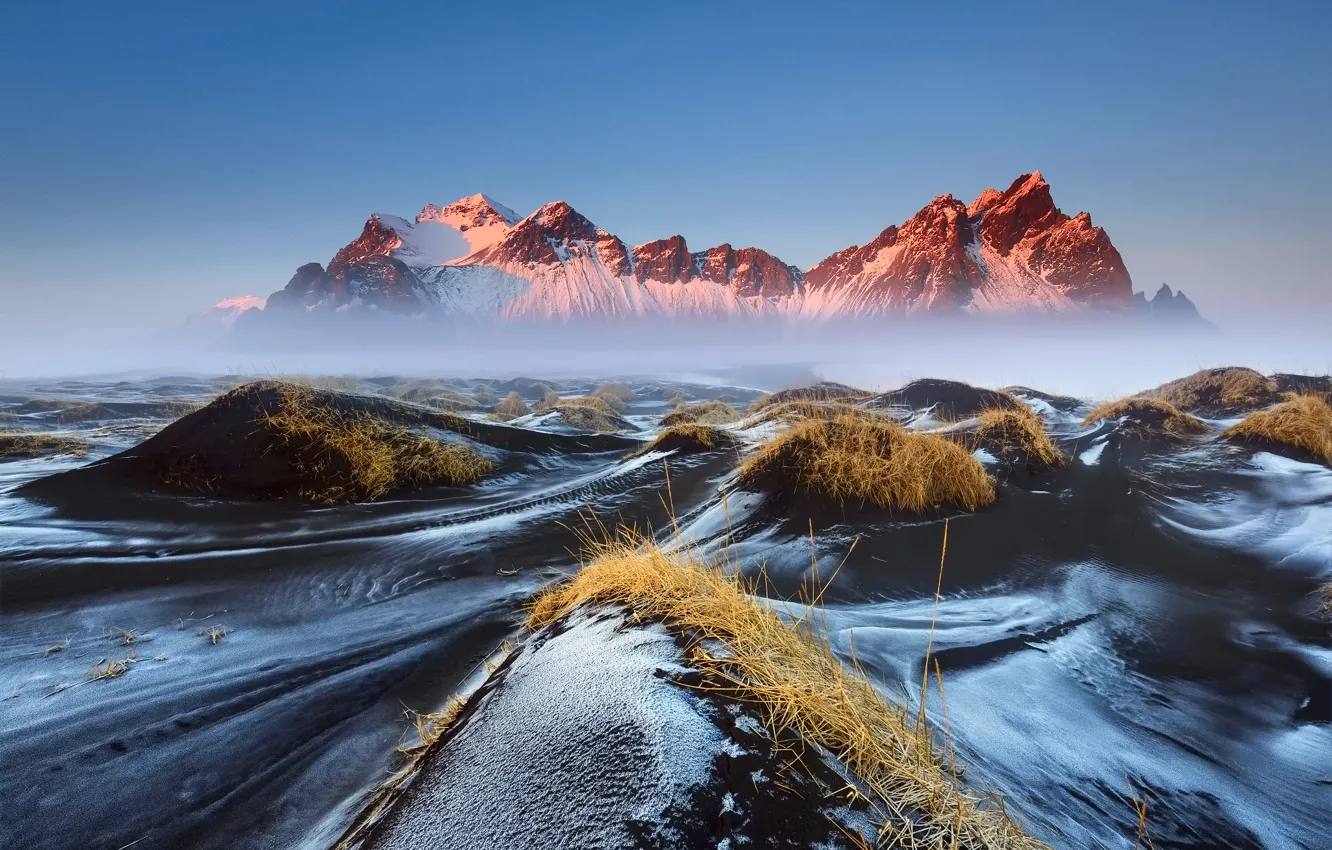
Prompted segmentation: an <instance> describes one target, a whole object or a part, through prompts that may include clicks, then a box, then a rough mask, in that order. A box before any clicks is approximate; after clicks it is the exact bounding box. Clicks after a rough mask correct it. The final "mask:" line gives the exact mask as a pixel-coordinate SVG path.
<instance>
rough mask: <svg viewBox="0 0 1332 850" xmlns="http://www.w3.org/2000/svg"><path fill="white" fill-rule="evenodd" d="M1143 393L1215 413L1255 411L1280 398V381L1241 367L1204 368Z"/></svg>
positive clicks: (1180, 405)
mask: <svg viewBox="0 0 1332 850" xmlns="http://www.w3.org/2000/svg"><path fill="white" fill-rule="evenodd" d="M1139 395H1140V396H1142V397H1144V398H1155V399H1160V400H1161V401H1164V402H1167V403H1169V404H1172V405H1174V406H1175V407H1177V408H1179V409H1180V410H1186V411H1191V410H1205V411H1210V412H1215V413H1224V412H1227V411H1238V410H1252V409H1254V408H1255V407H1266V406H1268V405H1269V404H1274V403H1275V402H1277V401H1279V400H1280V393H1279V392H1278V391H1277V384H1276V381H1274V380H1272V379H1271V378H1269V377H1267V376H1265V375H1263V374H1262V373H1261V372H1258V371H1255V370H1253V369H1247V368H1244V367H1240V366H1228V367H1224V368H1221V369H1203V370H1201V371H1198V372H1194V373H1193V374H1192V375H1189V376H1188V377H1185V378H1179V379H1177V380H1174V381H1170V382H1168V383H1165V384H1162V385H1161V386H1159V387H1157V388H1156V389H1154V390H1148V391H1147V392H1144V393H1139Z"/></svg>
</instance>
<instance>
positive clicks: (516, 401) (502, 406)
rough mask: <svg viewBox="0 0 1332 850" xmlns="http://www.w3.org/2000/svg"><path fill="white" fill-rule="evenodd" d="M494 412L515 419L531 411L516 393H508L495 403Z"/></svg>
mask: <svg viewBox="0 0 1332 850" xmlns="http://www.w3.org/2000/svg"><path fill="white" fill-rule="evenodd" d="M495 412H496V413H498V414H499V415H500V416H502V417H504V418H505V419H517V418H518V417H519V416H526V415H527V414H528V413H531V411H530V410H528V409H527V402H525V401H523V397H522V396H520V395H518V393H509V394H508V395H506V396H505V397H504V400H503V401H501V402H500V403H499V404H497V405H495Z"/></svg>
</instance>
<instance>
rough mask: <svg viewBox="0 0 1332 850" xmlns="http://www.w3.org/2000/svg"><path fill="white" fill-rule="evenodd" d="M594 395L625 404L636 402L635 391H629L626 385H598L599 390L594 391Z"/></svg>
mask: <svg viewBox="0 0 1332 850" xmlns="http://www.w3.org/2000/svg"><path fill="white" fill-rule="evenodd" d="M592 395H594V396H598V397H601V398H614V399H618V400H619V401H621V402H623V403H625V404H628V403H629V402H631V401H633V400H634V391H633V390H631V389H629V388H628V387H626V386H625V385H624V384H617V383H614V382H610V381H608V382H605V383H601V384H597V388H596V389H595V390H593V391H592Z"/></svg>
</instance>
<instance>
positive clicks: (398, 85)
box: [0, 0, 1332, 335]
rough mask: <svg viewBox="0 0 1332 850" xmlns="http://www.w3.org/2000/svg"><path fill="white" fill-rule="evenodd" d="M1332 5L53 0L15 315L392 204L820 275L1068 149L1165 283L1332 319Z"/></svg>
mask: <svg viewBox="0 0 1332 850" xmlns="http://www.w3.org/2000/svg"><path fill="white" fill-rule="evenodd" d="M1329 44H1332V3H1329V2H1327V0H1316V2H1280V0H1273V2H1265V3H1251V2H1245V3H1238V2H1215V1H1213V2H1169V3H1160V2H1151V3H1126V2H1115V3H1096V4H1092V3H1069V2H1067V0H1062V2H1050V3H996V2H993V0H987V2H980V3H969V2H963V0H954V2H949V3H910V4H907V3H888V2H871V3H863V4H851V3H836V2H821V3H802V4H783V3H777V2H764V3H753V4H739V3H715V2H709V3H685V2H671V3H661V4H654V5H649V4H645V3H625V2H617V3H598V2H579V3H569V4H562V3H556V2H546V3H541V4H530V3H520V2H511V3H484V4H483V3H472V4H454V3H445V2H433V3H411V4H408V3H397V2H384V0H380V2H357V3H340V2H331V0H322V2H316V3H296V2H282V3H273V2H267V3H262V4H259V3H253V4H252V3H247V2H234V1H233V2H225V3H212V4H197V3H181V2H170V3H155V2H137V3H107V2H89V3H78V2H67V3H25V4H10V5H9V6H8V7H7V8H6V10H5V12H4V15H3V24H2V25H0V98H3V102H2V103H0V107H2V108H0V257H2V258H3V263H2V264H0V295H2V296H3V298H2V299H0V334H6V333H9V334H12V333H39V334H47V335H51V334H61V333H73V332H78V333H91V332H92V330H93V329H96V328H105V327H115V326H119V327H125V326H130V325H143V326H145V327H148V326H161V325H168V324H173V323H176V322H178V321H180V320H181V319H182V318H183V317H184V316H185V315H186V314H188V313H190V312H193V311H196V310H199V309H201V308H204V307H207V306H208V305H210V304H212V303H214V302H216V301H218V300H219V299H222V298H225V297H230V296H236V295H243V294H250V293H254V294H261V295H266V294H268V293H270V292H272V291H273V290H275V289H278V288H280V287H281V286H282V285H283V284H285V282H286V281H287V279H288V278H289V277H290V276H291V273H292V271H293V270H294V269H295V267H296V266H297V265H299V264H300V263H303V262H307V261H311V260H318V261H320V262H326V261H327V260H328V259H329V257H330V256H331V255H332V254H333V252H334V251H335V250H336V249H337V248H338V247H340V246H341V245H342V244H344V243H346V242H347V241H349V240H350V239H351V238H353V237H354V236H355V235H356V234H357V233H358V232H359V230H360V227H361V225H362V224H363V223H364V220H365V218H366V216H367V215H368V214H369V213H371V212H393V213H397V214H401V215H404V216H408V217H410V216H412V215H414V214H415V213H416V212H417V211H419V210H420V208H421V206H422V205H424V204H425V203H427V202H433V203H446V202H448V201H451V200H454V199H456V198H458V197H461V196H464V195H468V194H471V193H474V192H478V191H483V192H486V193H487V194H490V195H491V196H493V197H495V198H496V199H498V200H500V201H502V202H503V203H505V204H508V205H509V206H511V207H513V208H515V209H516V210H518V211H519V212H524V213H525V212H529V211H530V210H532V209H534V208H535V207H537V206H539V205H540V204H542V203H544V202H546V201H551V200H555V199H563V200H567V201H569V202H570V203H571V204H573V205H574V206H575V207H576V208H577V209H579V210H580V211H581V212H583V213H584V214H585V215H587V216H588V217H589V218H591V219H592V220H593V221H594V222H596V223H597V224H599V225H600V226H602V227H604V228H606V229H607V230H610V231H612V232H614V233H616V234H618V235H619V236H621V237H622V238H624V239H625V240H626V241H627V242H630V243H635V242H642V241H646V240H649V239H654V238H661V237H664V236H668V235H671V234H673V233H677V232H679V233H683V234H684V235H685V236H686V238H687V239H688V240H689V243H690V245H691V247H693V248H694V249H695V250H699V249H702V248H705V247H708V246H710V245H713V244H717V243H720V242H723V241H728V242H731V243H732V244H735V245H747V244H755V245H759V246H762V247H764V248H766V249H768V250H770V251H772V252H774V253H776V254H777V255H779V256H780V257H782V258H783V259H785V260H786V261H787V262H791V263H795V264H797V265H800V266H802V267H808V266H809V265H811V264H813V263H815V262H817V261H818V260H819V259H821V258H822V257H824V256H826V255H827V254H829V253H831V252H832V251H835V250H838V249H841V248H844V247H846V246H847V245H850V244H853V243H863V242H865V241H867V240H869V239H870V238H872V237H873V236H874V235H875V234H876V233H877V232H878V231H879V230H881V229H882V228H883V227H885V226H887V225H889V224H893V223H899V222H901V221H902V220H904V219H905V218H907V217H908V216H910V215H911V214H912V213H913V212H915V211H916V210H917V209H919V208H920V207H921V206H923V205H924V204H925V203H927V202H928V201H929V200H930V199H931V198H932V197H933V196H935V195H938V194H942V193H945V192H951V193H953V194H955V195H957V196H959V197H962V198H964V199H970V198H972V197H974V196H975V195H976V194H977V193H978V192H979V191H980V190H981V189H983V188H985V187H986V186H998V187H1001V188H1002V187H1003V186H1005V185H1007V184H1008V183H1009V182H1010V181H1011V180H1012V179H1013V178H1014V177H1016V176H1017V175H1018V174H1020V173H1022V172H1024V171H1030V170H1032V169H1040V170H1041V171H1042V172H1043V173H1044V174H1045V176H1046V178H1047V179H1048V180H1049V181H1050V183H1051V185H1052V188H1053V191H1054V196H1055V200H1056V202H1057V203H1058V204H1059V205H1060V206H1061V207H1062V208H1063V209H1064V210H1065V211H1066V212H1070V213H1072V212H1076V211H1077V210H1081V209H1086V210H1089V211H1090V212H1091V213H1092V219H1093V222H1094V223H1096V224H1099V225H1101V226H1104V227H1105V228H1106V229H1107V230H1108V231H1109V233H1110V235H1111V238H1112V239H1113V240H1114V242H1115V244H1116V245H1117V246H1118V247H1119V249H1120V251H1121V253H1122V254H1123V255H1124V258H1125V261H1126V263H1127V265H1128V267H1129V270H1130V272H1131V273H1132V275H1133V278H1134V281H1135V285H1136V287H1137V288H1140V289H1143V288H1145V289H1148V290H1149V291H1151V290H1154V289H1155V288H1156V287H1157V286H1159V285H1160V283H1161V282H1163V281H1164V282H1169V283H1170V284H1172V285H1174V286H1177V287H1183V289H1184V290H1185V291H1186V292H1187V293H1188V294H1189V295H1190V296H1191V297H1193V298H1194V300H1195V301H1196V302H1198V304H1199V305H1200V306H1201V308H1202V309H1203V311H1204V313H1206V314H1208V315H1209V316H1211V317H1213V318H1215V319H1217V320H1219V321H1221V322H1223V323H1224V322H1226V321H1231V320H1236V319H1241V318H1243V317H1246V316H1250V315H1257V314H1261V313H1266V314H1271V313H1274V312H1275V313H1280V312H1284V311H1296V310H1299V311H1301V312H1303V313H1305V314H1306V315H1307V314H1308V312H1309V309H1310V306H1311V305H1312V306H1313V308H1314V309H1315V310H1320V311H1323V312H1324V315H1326V314H1327V311H1329V310H1332V282H1329V274H1330V272H1329V270H1330V269H1332V262H1329V259H1328V257H1329V250H1328V244H1327V239H1328V236H1327V235H1328V234H1329V233H1332V212H1330V209H1332V203H1330V202H1329V198H1332V166H1329V162H1328V154H1329V151H1332V70H1330V69H1332V59H1330V58H1329V57H1330V56H1332V50H1330V49H1329Z"/></svg>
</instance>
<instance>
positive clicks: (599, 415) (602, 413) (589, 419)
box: [555, 399, 638, 434]
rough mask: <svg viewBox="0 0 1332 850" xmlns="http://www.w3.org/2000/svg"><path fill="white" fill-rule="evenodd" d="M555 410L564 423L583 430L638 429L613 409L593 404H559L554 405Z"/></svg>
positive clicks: (601, 431)
mask: <svg viewBox="0 0 1332 850" xmlns="http://www.w3.org/2000/svg"><path fill="white" fill-rule="evenodd" d="M563 401H568V399H563ZM555 410H556V412H558V413H559V415H560V418H561V419H563V420H564V424H566V425H568V426H569V427H571V428H578V429H581V430H583V431H595V432H597V433H599V434H612V433H615V432H617V431H636V430H638V429H637V428H634V426H632V425H630V424H629V423H628V422H627V421H625V420H624V419H622V418H620V416H619V414H617V413H615V412H614V411H611V410H609V409H607V408H603V407H600V406H598V405H594V404H559V405H556V406H555Z"/></svg>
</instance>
